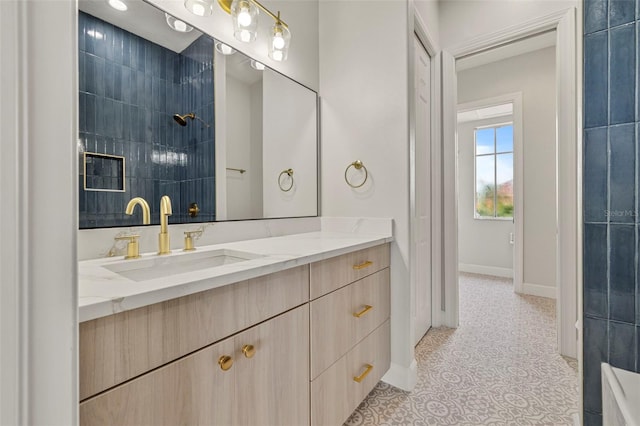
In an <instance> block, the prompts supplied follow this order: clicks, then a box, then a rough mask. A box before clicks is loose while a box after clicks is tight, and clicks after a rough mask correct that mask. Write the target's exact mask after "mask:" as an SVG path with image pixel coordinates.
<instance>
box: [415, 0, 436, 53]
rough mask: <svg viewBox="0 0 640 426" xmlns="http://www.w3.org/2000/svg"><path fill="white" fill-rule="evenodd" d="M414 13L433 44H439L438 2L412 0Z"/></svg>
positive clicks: (434, 0) (432, 0) (433, 0)
mask: <svg viewBox="0 0 640 426" xmlns="http://www.w3.org/2000/svg"><path fill="white" fill-rule="evenodd" d="M413 4H414V8H415V10H416V13H417V14H418V16H419V17H420V19H421V20H422V22H423V23H424V24H425V26H426V30H427V31H429V36H430V37H431V38H432V41H433V42H434V44H436V45H439V44H440V1H438V0H414V1H413Z"/></svg>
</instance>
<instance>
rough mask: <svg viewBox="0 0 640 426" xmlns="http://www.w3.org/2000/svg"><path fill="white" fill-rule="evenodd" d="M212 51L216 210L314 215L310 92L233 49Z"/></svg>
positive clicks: (232, 214)
mask: <svg viewBox="0 0 640 426" xmlns="http://www.w3.org/2000/svg"><path fill="white" fill-rule="evenodd" d="M218 56H219V57H217V58H216V70H217V71H218V76H219V77H218V78H219V79H224V83H221V84H220V85H219V86H220V87H225V92H224V106H225V107H224V108H218V109H217V110H216V119H217V122H218V123H219V125H221V126H222V125H224V127H225V129H226V134H225V135H224V138H218V141H219V142H218V144H217V145H216V152H217V153H218V157H219V158H220V159H221V160H223V161H224V165H222V164H220V163H221V162H220V163H219V164H220V165H221V167H223V168H224V170H225V171H226V172H225V173H224V174H223V175H222V176H221V177H220V183H221V184H220V185H219V194H221V197H223V199H221V200H220V201H219V202H218V205H219V208H218V211H217V213H218V217H219V218H220V219H249V218H255V217H264V218H273V217H283V216H314V215H316V212H317V191H316V188H317V149H316V140H317V136H316V135H317V112H316V111H317V100H316V94H315V93H314V92H312V91H311V90H309V89H307V88H305V87H304V86H302V85H300V84H297V83H294V82H292V81H291V80H289V79H288V78H286V77H284V76H282V75H281V74H278V73H277V72H275V71H273V70H271V69H269V68H266V67H265V66H264V65H262V64H261V63H259V62H256V61H255V60H253V59H251V58H249V57H248V56H245V55H243V54H241V53H239V52H235V53H233V54H230V55H222V54H218ZM223 69H224V73H222V70H223ZM217 83H218V80H217V81H216V84H217Z"/></svg>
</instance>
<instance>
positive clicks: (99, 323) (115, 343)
mask: <svg viewBox="0 0 640 426" xmlns="http://www.w3.org/2000/svg"><path fill="white" fill-rule="evenodd" d="M308 300H309V266H308V265H304V266H300V267H297V268H293V269H287V270H284V271H281V272H277V273H275V274H270V275H265V276H263V277H258V278H254V279H251V280H247V281H242V282H239V283H236V284H234V285H228V286H223V287H218V288H214V289H212V290H207V291H204V292H200V293H195V294H191V295H189V296H184V297H180V298H177V299H172V300H168V301H166V302H162V303H156V304H153V305H149V306H145V307H142V308H138V309H133V310H130V311H125V312H122V313H119V314H115V315H110V316H107V317H102V318H98V319H95V320H91V321H86V322H83V323H81V324H80V399H81V400H83V399H85V398H88V397H90V396H91V395H95V394H97V393H98V392H102V391H104V390H106V389H109V388H111V387H113V386H115V385H117V384H120V383H123V382H125V381H127V380H130V379H132V378H134V377H137V376H139V375H140V374H143V373H145V372H147V371H149V370H151V369H153V368H157V367H160V366H162V365H164V364H166V363H168V362H171V361H173V360H175V359H177V358H179V357H181V356H184V355H187V354H189V353H191V352H193V351H196V350H198V349H201V348H203V347H204V346H206V345H209V344H211V343H213V342H216V341H219V340H222V339H223V338H225V337H227V336H230V335H232V334H234V333H237V332H238V331H239V330H243V329H245V328H247V327H250V326H252V325H254V324H257V323H259V322H260V321H264V320H266V319H268V318H271V317H273V316H275V315H278V314H280V313H282V312H284V311H286V310H287V309H291V308H294V307H296V306H300V305H301V304H303V303H306V302H307V301H308Z"/></svg>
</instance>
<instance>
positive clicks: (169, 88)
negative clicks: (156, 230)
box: [78, 12, 215, 228]
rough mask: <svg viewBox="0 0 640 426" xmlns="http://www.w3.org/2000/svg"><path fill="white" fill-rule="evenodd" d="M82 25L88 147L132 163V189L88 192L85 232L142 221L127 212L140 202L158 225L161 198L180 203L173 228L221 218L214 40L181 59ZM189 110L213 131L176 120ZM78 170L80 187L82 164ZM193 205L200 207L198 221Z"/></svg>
mask: <svg viewBox="0 0 640 426" xmlns="http://www.w3.org/2000/svg"><path fill="white" fill-rule="evenodd" d="M78 28H79V35H78V48H79V58H78V73H79V74H78V83H79V89H80V93H79V128H80V129H79V130H80V132H79V135H80V146H81V148H82V150H83V151H85V152H96V153H100V154H108V155H121V156H124V157H125V159H126V163H125V164H126V170H125V172H126V192H125V193H110V192H93V191H91V192H87V191H84V189H83V188H81V189H80V196H79V203H80V217H79V219H80V228H96V227H109V226H131V225H138V224H141V223H142V216H141V213H140V211H139V210H138V209H136V211H135V213H134V215H133V216H132V217H131V216H127V215H125V214H124V208H125V206H126V203H127V202H128V201H129V200H130V199H131V198H133V197H138V196H140V197H143V198H145V199H146V200H147V201H148V203H149V206H150V207H151V212H152V217H151V219H152V223H155V224H157V223H159V204H160V198H161V197H162V195H169V197H170V198H171V201H172V203H171V204H172V208H173V215H172V216H170V217H169V222H170V223H185V222H208V221H213V220H215V181H214V177H215V170H214V164H215V158H214V151H215V149H214V144H215V140H214V123H213V116H214V109H213V106H214V105H213V102H214V93H213V90H214V88H213V41H212V40H211V39H210V38H208V37H206V36H201V37H200V38H198V39H196V40H195V41H194V42H193V43H192V44H191V45H190V46H189V47H187V48H186V49H185V50H184V51H182V52H181V53H176V52H173V51H171V50H169V49H166V48H164V47H162V46H159V45H157V44H154V43H152V42H150V41H148V40H145V39H142V38H140V37H138V36H137V35H135V34H132V33H129V32H127V31H125V30H122V29H121V28H118V27H115V26H113V25H111V24H109V23H107V22H104V21H102V20H100V19H98V18H96V17H93V16H91V15H88V14H86V13H83V12H80V14H79V17H78ZM190 112H193V113H195V114H196V116H197V117H199V118H202V119H203V120H204V121H205V122H207V124H208V127H207V126H205V125H203V124H202V123H201V122H200V121H198V120H188V121H189V122H188V124H187V126H186V127H182V126H180V125H178V124H177V123H176V122H175V121H174V120H173V118H172V117H173V115H174V114H180V115H184V114H187V113H190ZM80 174H81V175H80V176H79V181H80V182H82V181H83V180H84V176H83V174H84V169H83V167H82V163H81V167H80ZM189 203H197V204H198V205H199V207H200V209H201V213H200V215H199V216H198V217H197V218H191V217H189V216H188V208H189Z"/></svg>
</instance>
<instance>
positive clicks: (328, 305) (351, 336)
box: [311, 268, 390, 378]
mask: <svg viewBox="0 0 640 426" xmlns="http://www.w3.org/2000/svg"><path fill="white" fill-rule="evenodd" d="M389 287H390V286H389V268H385V269H383V270H382V271H379V272H376V273H375V274H373V275H369V276H368V277H365V278H363V279H361V280H359V281H356V282H355V283H353V284H351V285H348V286H346V287H343V288H341V289H340V290H337V291H334V292H333V293H329V294H327V295H326V296H323V297H321V298H319V299H316V300H314V301H312V302H311V377H312V378H316V377H317V376H318V375H320V374H321V373H322V372H323V371H324V370H326V369H327V368H328V367H329V366H330V365H331V364H333V363H334V362H335V361H336V360H337V359H338V358H340V357H341V356H342V355H344V354H345V353H347V352H348V351H349V349H351V348H352V347H353V346H354V345H356V344H357V343H358V342H359V341H360V340H362V339H363V338H365V337H366V336H367V335H368V334H369V333H371V332H372V331H373V330H375V329H376V328H378V326H380V324H382V323H383V322H384V321H385V320H386V319H388V318H389V305H390V303H389V301H390V288H389Z"/></svg>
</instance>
